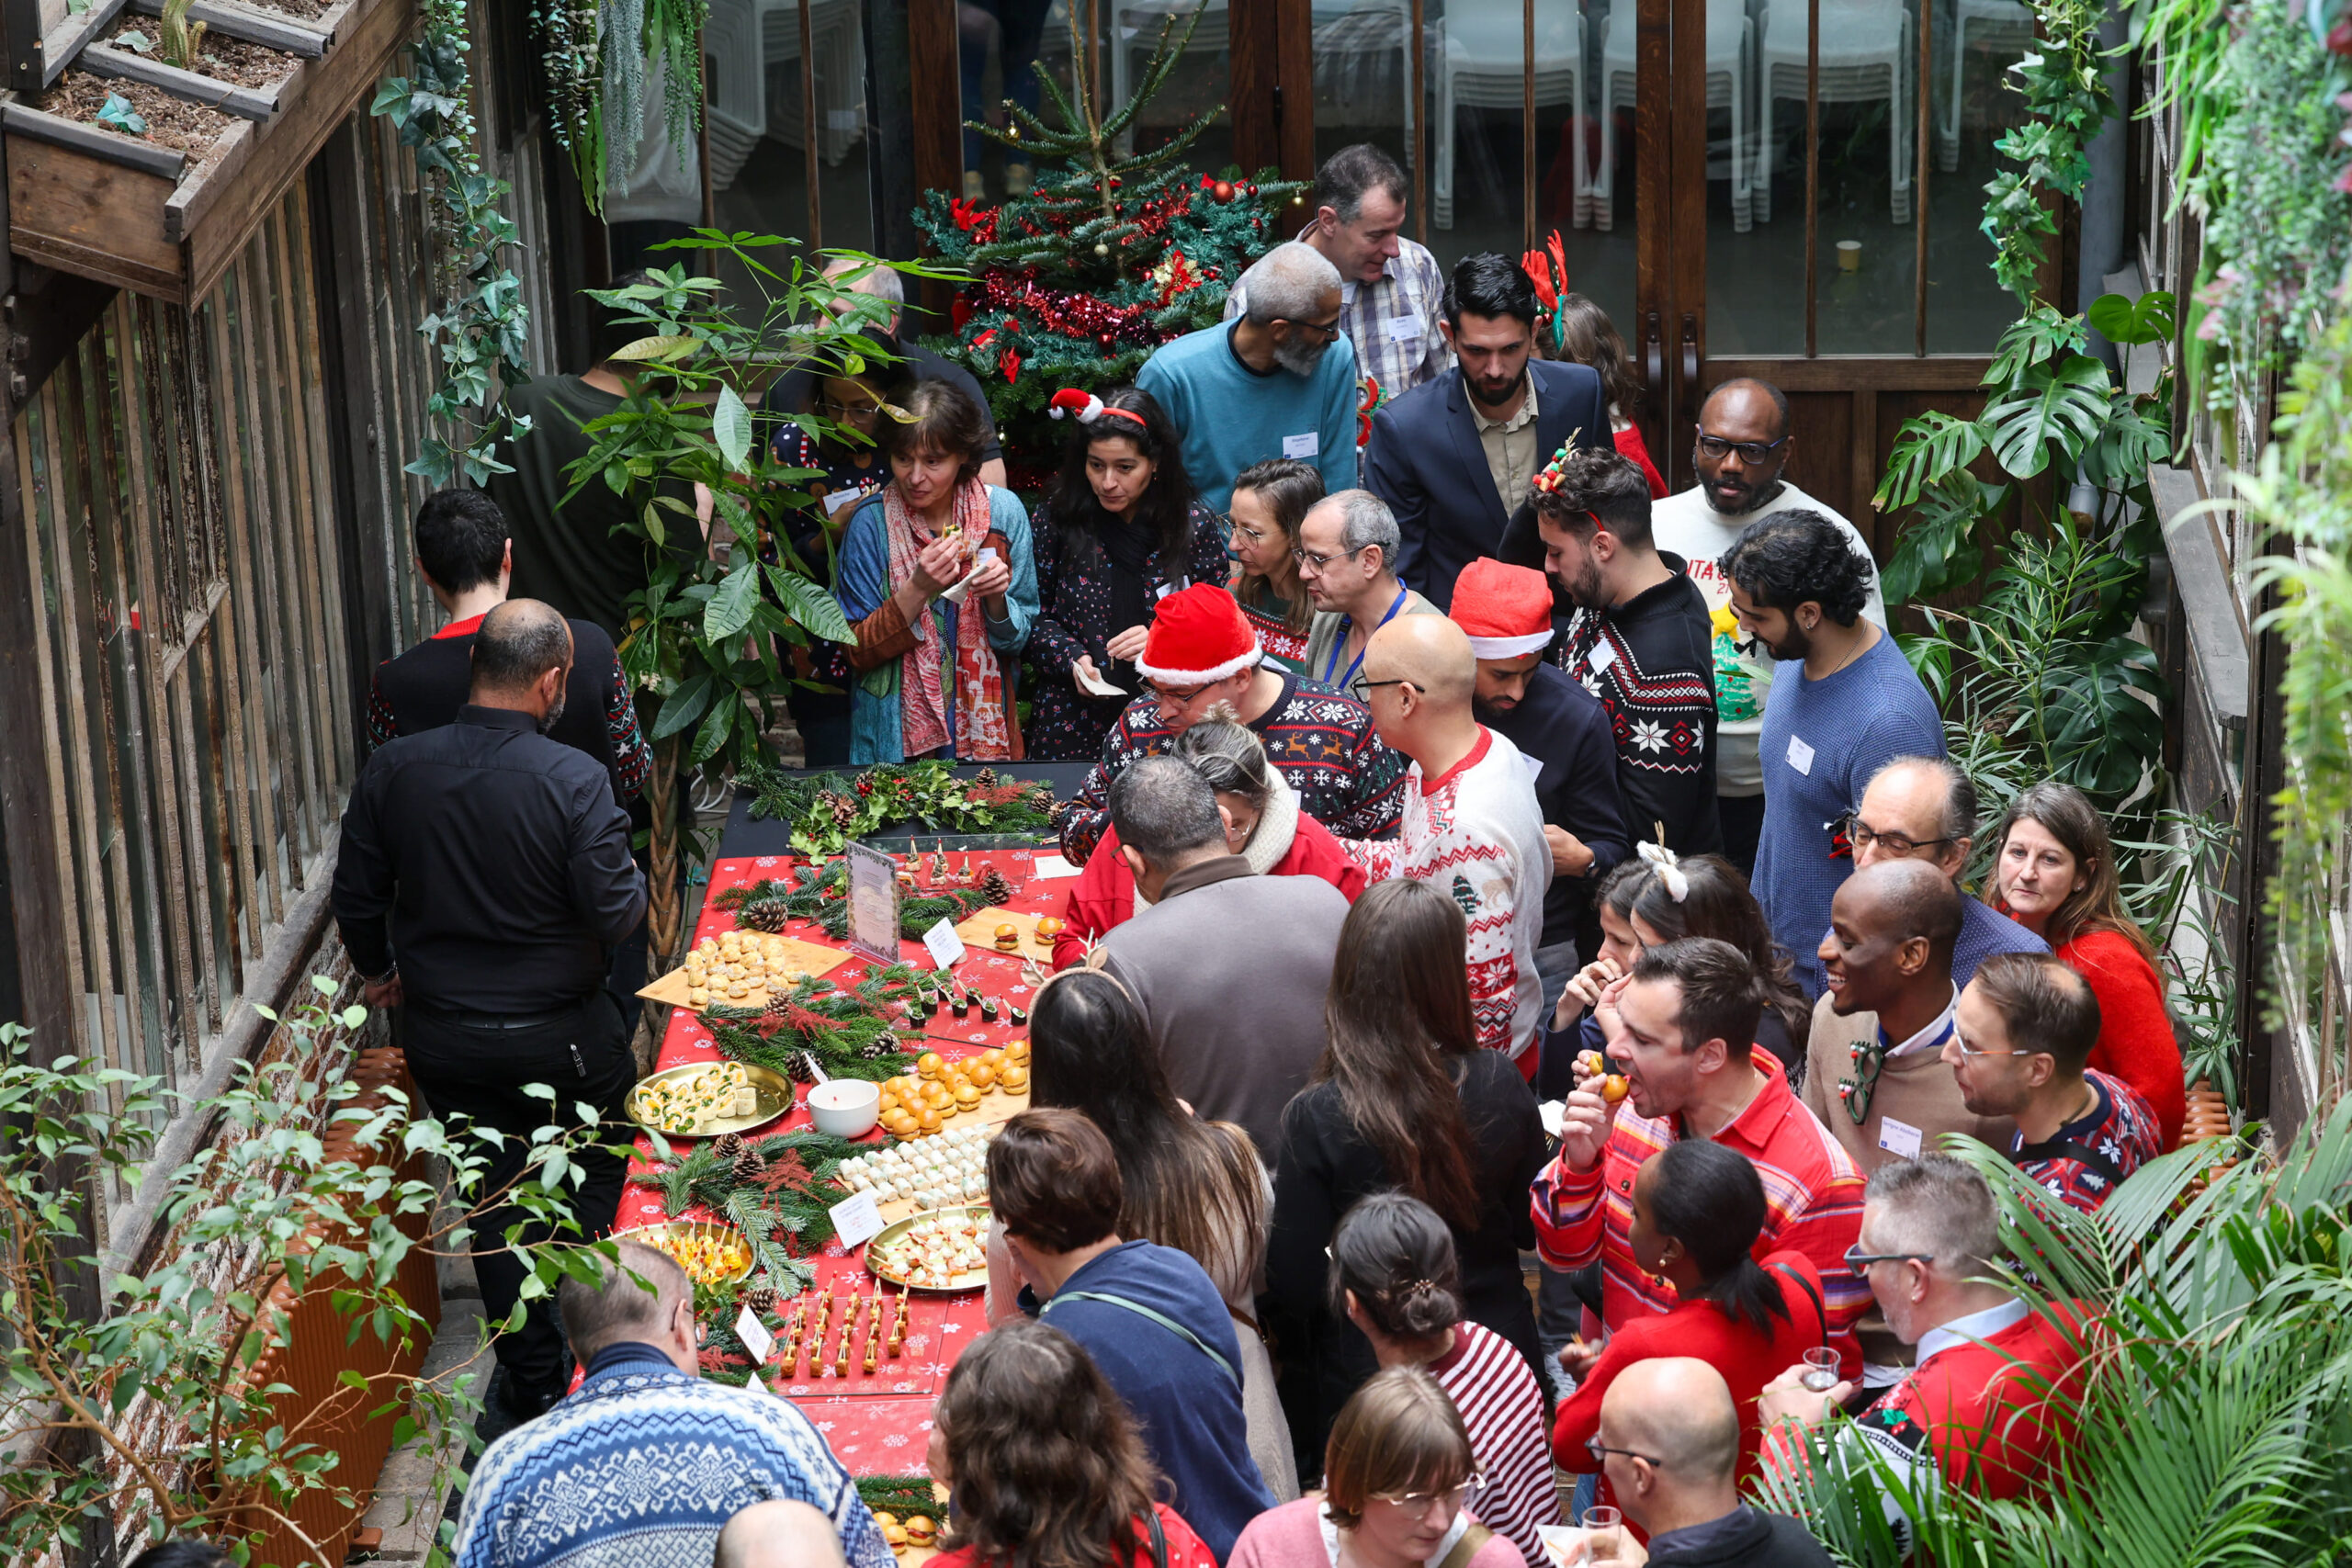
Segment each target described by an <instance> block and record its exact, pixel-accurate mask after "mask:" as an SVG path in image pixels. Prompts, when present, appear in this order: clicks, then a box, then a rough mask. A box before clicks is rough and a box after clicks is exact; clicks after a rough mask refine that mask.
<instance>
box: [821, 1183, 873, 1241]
mask: <svg viewBox="0 0 2352 1568" xmlns="http://www.w3.org/2000/svg"><path fill="white" fill-rule="evenodd" d="M832 1215H833V1235H836V1236H838V1237H839V1238H840V1239H841V1244H842V1247H864V1246H865V1244H866V1243H867V1242H869V1241H872V1240H873V1239H874V1238H875V1237H876V1236H877V1235H881V1234H882V1203H881V1200H879V1199H877V1198H876V1197H875V1196H874V1193H873V1191H872V1190H870V1189H869V1190H866V1191H864V1192H860V1193H858V1194H856V1195H855V1196H854V1197H851V1198H845V1199H843V1200H842V1201H841V1202H838V1203H836V1204H834V1205H833V1207H832Z"/></svg>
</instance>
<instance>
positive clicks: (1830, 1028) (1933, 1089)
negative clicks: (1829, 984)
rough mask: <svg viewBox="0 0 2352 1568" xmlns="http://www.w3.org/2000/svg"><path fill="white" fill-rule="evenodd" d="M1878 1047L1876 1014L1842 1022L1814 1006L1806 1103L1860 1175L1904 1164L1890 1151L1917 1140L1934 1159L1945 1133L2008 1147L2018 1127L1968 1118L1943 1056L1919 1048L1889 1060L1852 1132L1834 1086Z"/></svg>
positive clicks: (1825, 1002)
mask: <svg viewBox="0 0 2352 1568" xmlns="http://www.w3.org/2000/svg"><path fill="white" fill-rule="evenodd" d="M1877 1040H1878V1014H1876V1013H1874V1012H1858V1013H1852V1014H1849V1015H1848V1016H1846V1017H1843V1018H1840V1017H1839V1016H1838V1014H1837V1013H1835V1012H1833V1011H1832V1010H1830V1006H1829V998H1827V997H1824V998H1821V1000H1820V1001H1819V1002H1817V1003H1815V1005H1814V1010H1813V1033H1812V1038H1811V1039H1810V1040H1809V1041H1808V1042H1807V1043H1806V1046H1805V1070H1804V1102H1805V1104H1806V1105H1808V1106H1810V1107H1811V1108H1812V1110H1813V1113H1814V1114H1815V1116H1818V1117H1820V1118H1821V1120H1822V1123H1823V1125H1825V1126H1826V1127H1827V1128H1828V1129H1829V1133H1830V1135H1831V1136H1832V1137H1834V1138H1836V1139H1837V1140H1838V1146H1839V1147H1841V1148H1843V1149H1844V1150H1845V1151H1846V1153H1847V1154H1848V1155H1849V1156H1851V1158H1852V1159H1853V1162H1854V1164H1855V1165H1857V1166H1859V1167H1860V1168H1861V1172H1862V1174H1863V1175H1865V1176H1868V1175H1869V1174H1870V1173H1871V1172H1872V1171H1874V1170H1876V1169H1877V1168H1879V1167H1880V1166H1883V1165H1884V1164H1885V1163H1886V1162H1887V1161H1889V1160H1891V1159H1895V1158H1898V1157H1902V1156H1898V1154H1897V1152H1896V1150H1897V1149H1905V1148H1907V1146H1908V1145H1909V1144H1910V1142H1911V1140H1912V1138H1913V1137H1915V1136H1916V1137H1917V1141H1918V1149H1919V1152H1920V1153H1922V1154H1932V1153H1934V1152H1935V1149H1936V1140H1938V1139H1939V1138H1940V1137H1942V1136H1943V1135H1944V1134H1947V1133H1965V1134H1969V1135H1970V1136H1971V1137H1973V1138H1976V1139H1978V1140H1979V1141H1981V1142H1983V1143H1986V1144H1989V1145H1992V1146H1993V1147H1994V1148H1996V1149H2007V1147H2008V1146H2009V1141H2010V1139H2011V1138H2012V1137H2013V1136H2014V1135H2015V1134H2016V1133H2017V1124H2016V1123H2015V1122H2011V1121H2010V1120H2009V1119H2008V1118H2007V1117H2006V1116H1996V1117H1987V1116H1978V1115H1975V1114H1973V1113H1972V1112H1971V1111H1969V1109H1968V1107H1967V1106H1966V1105H1964V1104H1962V1101H1961V1098H1960V1082H1959V1080H1958V1079H1957V1078H1955V1077H1952V1071H1951V1068H1950V1067H1948V1066H1945V1065H1944V1062H1943V1058H1942V1056H1941V1055H1939V1053H1937V1052H1935V1051H1930V1050H1925V1049H1922V1050H1918V1051H1914V1052H1911V1053H1909V1054H1908V1055H1902V1056H1890V1057H1888V1058H1887V1060H1886V1062H1885V1064H1884V1065H1883V1066H1882V1067H1881V1068H1880V1070H1879V1076H1878V1087H1877V1090H1876V1092H1875V1093H1873V1094H1872V1095H1871V1109H1870V1114H1869V1116H1868V1117H1866V1118H1865V1119H1864V1120H1863V1121H1862V1122H1861V1124H1860V1126H1857V1125H1855V1122H1854V1119H1853V1117H1852V1116H1850V1115H1849V1114H1848V1113H1847V1111H1846V1102H1845V1101H1844V1100H1842V1099H1841V1098H1839V1096H1838V1079H1840V1078H1847V1077H1853V1076H1854V1062H1855V1059H1856V1058H1857V1057H1858V1056H1860V1055H1861V1051H1862V1048H1863V1047H1864V1046H1866V1045H1869V1044H1873V1043H1876V1042H1877ZM1889 1122H1893V1123H1894V1125H1893V1126H1892V1127H1890V1126H1889V1125H1888V1123H1889ZM1906 1128H1907V1129H1910V1130H1911V1131H1909V1132H1906V1131H1905V1129H1906ZM1889 1144H1892V1145H1895V1147H1894V1148H1890V1147H1888V1146H1887V1145H1889Z"/></svg>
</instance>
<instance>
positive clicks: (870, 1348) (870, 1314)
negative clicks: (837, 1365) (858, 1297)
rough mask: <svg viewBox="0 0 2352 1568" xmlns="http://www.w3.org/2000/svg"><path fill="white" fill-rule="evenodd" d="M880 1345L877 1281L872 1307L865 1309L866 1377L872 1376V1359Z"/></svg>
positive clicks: (880, 1292)
mask: <svg viewBox="0 0 2352 1568" xmlns="http://www.w3.org/2000/svg"><path fill="white" fill-rule="evenodd" d="M881 1345H882V1286H881V1285H880V1283H879V1282H878V1281H877V1282H876V1285H875V1287H874V1303H873V1305H871V1306H870V1307H868V1308H867V1309H866V1314H865V1375H866V1376H868V1377H872V1376H873V1375H874V1358H875V1354H876V1351H878V1350H879V1349H880V1348H881Z"/></svg>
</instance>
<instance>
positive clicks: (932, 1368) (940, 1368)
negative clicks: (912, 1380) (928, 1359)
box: [923, 1361, 947, 1378]
mask: <svg viewBox="0 0 2352 1568" xmlns="http://www.w3.org/2000/svg"><path fill="white" fill-rule="evenodd" d="M923 1371H925V1372H928V1373H929V1374H930V1375H932V1376H933V1377H935V1378H944V1377H945V1376H946V1375H947V1363H946V1362H944V1361H933V1362H932V1363H931V1365H929V1366H927V1367H925V1368H923Z"/></svg>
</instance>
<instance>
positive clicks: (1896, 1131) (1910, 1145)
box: [1878, 1116, 1919, 1159]
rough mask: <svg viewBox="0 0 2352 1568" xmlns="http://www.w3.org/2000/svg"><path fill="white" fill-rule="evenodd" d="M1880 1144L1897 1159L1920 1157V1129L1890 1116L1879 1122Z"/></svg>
mask: <svg viewBox="0 0 2352 1568" xmlns="http://www.w3.org/2000/svg"><path fill="white" fill-rule="evenodd" d="M1878 1146H1879V1147H1880V1148H1883V1149H1884V1150H1885V1151H1886V1152H1887V1153H1888V1154H1891V1155H1893V1156H1894V1157H1895V1158H1897V1159H1917V1158H1918V1157H1919V1129H1918V1128H1917V1127H1914V1126H1913V1125H1911V1123H1910V1122H1897V1121H1896V1120H1895V1119H1894V1117H1892V1116H1889V1117H1886V1118H1885V1119H1883V1121H1881V1122H1879V1124H1878Z"/></svg>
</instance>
